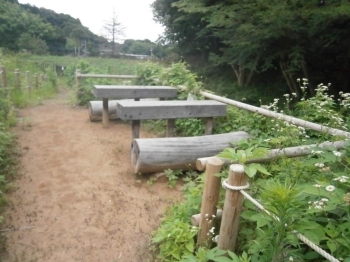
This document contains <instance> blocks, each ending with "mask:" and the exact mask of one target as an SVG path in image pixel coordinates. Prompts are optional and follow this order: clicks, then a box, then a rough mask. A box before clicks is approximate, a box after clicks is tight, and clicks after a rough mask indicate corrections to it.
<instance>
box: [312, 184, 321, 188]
mask: <svg viewBox="0 0 350 262" xmlns="http://www.w3.org/2000/svg"><path fill="white" fill-rule="evenodd" d="M314 187H322V186H321V185H319V184H314Z"/></svg>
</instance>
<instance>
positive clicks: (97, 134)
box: [2, 90, 180, 262]
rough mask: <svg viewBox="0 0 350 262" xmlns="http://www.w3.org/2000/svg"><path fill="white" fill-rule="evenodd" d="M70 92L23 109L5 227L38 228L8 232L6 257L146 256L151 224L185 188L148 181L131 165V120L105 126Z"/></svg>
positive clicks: (88, 258) (47, 259)
mask: <svg viewBox="0 0 350 262" xmlns="http://www.w3.org/2000/svg"><path fill="white" fill-rule="evenodd" d="M68 95H69V94H68V92H67V91H64V90H63V91H61V92H60V94H59V96H58V97H57V98H55V99H53V100H49V101H46V102H44V104H43V105H40V106H35V107H30V108H26V109H23V110H21V111H20V116H21V119H22V120H21V121H20V123H19V125H18V126H17V127H16V128H15V132H16V133H17V134H18V136H19V145H20V147H21V150H22V156H21V164H22V173H23V175H21V176H20V178H19V179H18V181H15V183H16V185H17V186H18V190H16V191H15V192H14V193H12V194H11V195H10V197H9V198H10V202H11V203H10V207H9V208H7V211H6V212H5V214H4V217H5V224H3V225H2V227H3V228H13V227H14V228H20V227H28V226H35V227H34V228H32V229H24V230H16V231H9V232H6V235H7V237H8V256H7V258H5V259H4V261H11V262H12V261H21V262H25V261H39V262H40V261H43V262H44V261H45V262H50V261H55V262H61V261H62V262H63V261H64V262H70V261H88V262H93V261H103V262H105V261H106V262H112V261H128V262H134V261H136V262H137V261H147V253H148V244H149V238H150V235H151V231H152V230H154V229H155V228H156V227H157V226H158V225H159V222H160V218H161V215H162V214H163V212H164V210H165V208H166V207H167V206H169V205H170V203H172V202H173V201H175V199H179V198H180V191H179V189H170V188H168V186H167V183H164V182H156V183H155V184H154V185H153V186H151V187H148V186H147V178H141V177H139V176H136V175H134V174H133V173H132V169H131V166H130V164H129V162H130V157H129V153H130V151H129V148H130V144H131V128H130V126H129V125H128V124H124V123H122V122H114V123H112V124H111V126H110V128H109V129H103V128H102V123H101V122H97V123H91V122H90V121H89V119H88V112H87V109H85V108H74V107H72V106H71V105H69V103H68V102H67V101H68ZM147 136H150V135H149V134H147V133H145V132H143V133H141V137H147Z"/></svg>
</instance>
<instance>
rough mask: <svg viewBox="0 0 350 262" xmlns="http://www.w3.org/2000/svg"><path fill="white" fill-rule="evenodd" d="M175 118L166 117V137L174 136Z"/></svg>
mask: <svg viewBox="0 0 350 262" xmlns="http://www.w3.org/2000/svg"><path fill="white" fill-rule="evenodd" d="M174 127H175V119H168V121H167V127H166V137H173V136H174Z"/></svg>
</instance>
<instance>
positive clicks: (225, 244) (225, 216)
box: [218, 164, 247, 251]
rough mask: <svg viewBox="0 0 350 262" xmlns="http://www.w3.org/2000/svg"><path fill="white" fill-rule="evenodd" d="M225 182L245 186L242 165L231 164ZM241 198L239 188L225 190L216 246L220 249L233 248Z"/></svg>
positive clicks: (245, 181) (236, 233) (242, 198)
mask: <svg viewBox="0 0 350 262" xmlns="http://www.w3.org/2000/svg"><path fill="white" fill-rule="evenodd" d="M227 183H228V184H229V185H231V186H245V185H246V184H247V175H246V174H245V173H244V166H242V165H238V164H235V165H231V166H230V173H229V176H228V179H227ZM243 200H244V196H243V195H242V194H241V193H240V192H239V190H231V189H227V190H226V196H225V202H224V211H223V213H222V220H221V228H220V234H219V239H218V248H219V249H221V250H230V251H234V250H235V247H236V241H237V235H238V226H239V217H240V214H241V211H242V206H243Z"/></svg>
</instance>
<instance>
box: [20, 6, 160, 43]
mask: <svg viewBox="0 0 350 262" xmlns="http://www.w3.org/2000/svg"><path fill="white" fill-rule="evenodd" d="M18 2H19V3H21V4H30V5H34V6H37V7H43V8H46V9H50V10H53V11H55V12H56V13H64V14H68V15H70V16H72V17H74V18H79V19H80V22H81V23H82V24H83V25H84V26H86V27H88V28H89V29H90V31H92V32H93V33H95V34H97V35H102V32H103V30H102V28H103V25H104V24H105V21H106V20H108V19H109V18H111V17H112V16H113V8H114V10H115V12H116V14H117V16H118V22H120V23H122V24H123V25H124V26H125V36H123V37H122V39H120V40H119V41H118V42H123V40H125V39H135V40H136V39H139V40H144V39H149V40H151V41H156V40H157V39H158V36H159V35H160V34H162V32H163V31H164V30H163V28H162V26H161V25H159V24H157V23H156V22H154V21H153V14H152V9H151V7H150V5H151V4H152V2H154V0H98V1H88V0H59V1H57V0H19V1H18Z"/></svg>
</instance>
